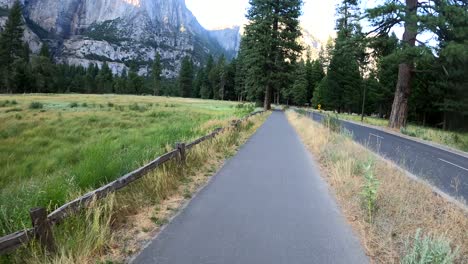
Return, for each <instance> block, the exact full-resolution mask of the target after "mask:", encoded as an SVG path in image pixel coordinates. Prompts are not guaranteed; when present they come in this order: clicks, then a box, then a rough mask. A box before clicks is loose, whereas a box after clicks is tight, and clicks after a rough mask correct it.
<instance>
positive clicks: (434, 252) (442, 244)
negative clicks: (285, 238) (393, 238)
mask: <svg viewBox="0 0 468 264" xmlns="http://www.w3.org/2000/svg"><path fill="white" fill-rule="evenodd" d="M411 244H412V245H411ZM405 247H406V251H407V254H406V255H405V256H404V257H403V259H402V261H401V263H402V264H419V263H431V264H449V263H453V262H454V259H455V258H456V257H457V256H458V249H456V250H455V251H452V248H451V247H450V243H449V242H448V241H447V240H446V239H445V238H443V237H439V238H433V237H429V236H424V237H422V236H421V229H418V230H417V231H416V235H415V236H414V239H413V243H410V242H409V241H407V242H406V244H405Z"/></svg>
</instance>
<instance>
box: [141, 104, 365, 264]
mask: <svg viewBox="0 0 468 264" xmlns="http://www.w3.org/2000/svg"><path fill="white" fill-rule="evenodd" d="M367 262H368V259H367V257H366V256H365V254H364V252H363V249H362V247H361V245H360V244H359V241H358V239H357V238H356V237H355V236H354V235H353V233H352V231H351V228H350V227H349V226H348V225H347V224H346V222H345V219H344V217H343V216H342V215H341V213H340V211H339V209H338V207H337V205H336V203H335V201H334V199H333V198H332V196H331V195H330V194H329V191H328V188H327V185H326V184H325V183H324V181H323V180H322V179H321V178H320V175H319V172H318V169H317V167H316V166H315V165H314V162H313V161H312V159H311V157H310V154H309V152H308V151H307V150H306V148H305V147H304V145H303V144H302V142H301V141H300V139H299V137H298V136H297V134H296V132H295V131H294V129H293V128H292V127H291V126H290V125H289V123H288V121H287V119H286V117H285V115H284V113H282V112H273V113H272V115H271V116H270V117H269V118H268V119H267V121H266V122H265V124H264V125H263V126H262V127H260V128H259V130H258V131H257V133H256V134H255V135H254V136H253V137H252V138H251V139H250V140H249V141H248V142H247V143H246V144H245V145H244V146H243V147H242V148H241V149H240V150H239V152H238V153H237V155H236V156H235V157H233V158H232V159H230V160H229V161H228V162H227V163H226V164H225V166H224V167H223V168H222V169H221V171H220V172H219V173H218V174H217V175H216V176H215V177H214V179H213V180H212V181H211V182H210V183H209V184H208V186H206V187H205V188H204V189H203V190H202V191H201V192H200V193H199V194H198V195H197V196H196V197H195V198H194V199H193V200H192V201H191V202H190V204H189V205H188V206H187V207H186V208H185V209H184V210H183V212H181V213H180V214H179V215H178V216H177V217H176V218H175V219H174V220H173V221H172V222H171V223H170V224H169V226H168V227H167V228H165V229H164V230H163V231H162V232H161V233H160V234H159V235H158V236H157V237H156V238H155V239H154V240H153V241H152V242H151V243H150V244H149V245H148V246H147V247H146V248H145V249H144V250H143V252H142V253H140V255H138V256H137V257H136V258H135V259H134V260H133V263H162V264H169V263H171V264H172V263H180V264H185V263H194V264H195V263H200V264H202V263H203V264H220V263H226V264H231V263H232V264H234V263H236V264H237V263H239V264H250V263H251V264H263V263H265V264H275V263H292V264H301V263H308V264H310V263H359V264H361V263H367Z"/></svg>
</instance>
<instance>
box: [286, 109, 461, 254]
mask: <svg viewBox="0 0 468 264" xmlns="http://www.w3.org/2000/svg"><path fill="white" fill-rule="evenodd" d="M288 119H289V121H290V123H291V124H292V125H293V126H294V127H295V129H296V130H297V132H298V133H299V135H300V136H301V138H302V140H303V141H304V143H305V144H306V145H307V146H308V148H309V149H310V151H311V152H312V153H313V154H314V155H315V156H316V157H317V158H318V160H319V162H320V165H321V168H322V172H323V175H324V177H326V180H327V181H328V183H329V185H330V188H331V189H332V191H333V192H334V193H335V196H336V199H337V200H338V202H339V204H340V206H341V209H342V211H343V212H344V215H345V216H346V218H347V220H348V221H349V223H350V224H351V225H352V226H353V227H354V229H355V231H356V232H357V233H358V234H359V236H360V237H361V242H362V244H363V245H364V247H365V249H366V251H367V254H368V255H369V256H370V257H371V259H372V261H373V262H374V263H400V261H401V258H402V257H403V256H404V255H405V253H406V248H405V242H406V241H407V240H408V238H409V237H412V236H413V235H414V234H415V233H416V231H417V230H418V229H419V228H420V229H421V230H422V232H424V233H425V234H429V235H433V236H436V237H438V236H443V237H444V238H446V239H448V240H449V241H451V245H452V247H453V248H454V249H455V248H456V247H459V257H458V259H457V260H456V263H468V232H467V230H468V215H467V213H466V211H464V210H463V209H461V208H459V207H457V206H456V205H454V204H452V203H450V202H448V201H447V200H445V199H444V198H443V197H440V196H439V195H436V194H435V193H434V192H433V191H432V190H431V188H430V187H429V186H427V185H426V184H424V183H421V182H417V181H414V180H412V179H410V178H409V177H407V175H405V173H404V172H403V171H401V170H400V169H399V168H397V167H395V166H394V165H392V164H390V163H389V162H386V161H383V160H381V159H380V158H378V157H376V156H375V154H374V153H372V152H370V151H369V150H367V149H365V148H364V147H362V146H361V145H358V144H356V143H354V142H353V141H352V140H351V139H349V138H347V137H345V136H343V135H338V134H335V133H331V132H330V131H329V130H328V129H327V128H325V127H323V126H322V125H320V124H318V123H315V122H313V121H311V120H310V119H308V118H306V117H303V116H300V115H298V114H296V113H293V112H289V113H288ZM369 160H373V161H374V174H375V175H376V177H377V179H378V180H379V182H380V185H379V187H378V198H377V204H376V210H375V213H374V216H373V221H372V223H369V222H368V218H367V211H366V208H365V207H364V206H363V203H364V202H363V198H362V196H361V195H360V193H361V192H362V187H363V185H364V178H363V177H362V173H363V171H362V165H363V164H365V163H366V162H368V161H369Z"/></svg>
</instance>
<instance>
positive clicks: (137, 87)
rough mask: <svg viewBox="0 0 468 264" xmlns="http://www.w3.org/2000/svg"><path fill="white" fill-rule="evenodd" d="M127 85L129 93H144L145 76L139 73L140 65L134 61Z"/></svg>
mask: <svg viewBox="0 0 468 264" xmlns="http://www.w3.org/2000/svg"><path fill="white" fill-rule="evenodd" d="M126 86H127V93H129V94H142V93H143V88H144V81H143V78H142V77H141V76H139V75H138V67H137V65H136V64H134V63H132V64H131V65H130V71H129V73H128V78H127V83H126Z"/></svg>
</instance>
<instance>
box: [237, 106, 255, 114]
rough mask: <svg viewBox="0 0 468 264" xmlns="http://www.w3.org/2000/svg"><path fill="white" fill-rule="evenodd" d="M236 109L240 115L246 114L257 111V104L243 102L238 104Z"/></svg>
mask: <svg viewBox="0 0 468 264" xmlns="http://www.w3.org/2000/svg"><path fill="white" fill-rule="evenodd" d="M236 109H237V112H238V114H239V115H246V114H250V113H252V112H253V111H255V105H254V104H244V103H242V104H238V105H236Z"/></svg>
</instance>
